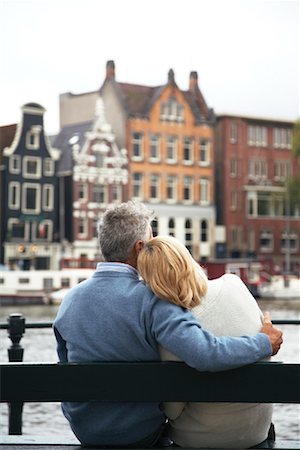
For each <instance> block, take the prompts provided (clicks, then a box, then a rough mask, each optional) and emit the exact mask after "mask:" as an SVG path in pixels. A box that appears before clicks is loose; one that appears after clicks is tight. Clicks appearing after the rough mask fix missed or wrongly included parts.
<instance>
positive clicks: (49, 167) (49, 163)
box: [44, 158, 54, 177]
mask: <svg viewBox="0 0 300 450" xmlns="http://www.w3.org/2000/svg"><path fill="white" fill-rule="evenodd" d="M44 175H45V176H47V177H50V176H52V175H54V161H53V160H52V159H50V158H45V159H44Z"/></svg>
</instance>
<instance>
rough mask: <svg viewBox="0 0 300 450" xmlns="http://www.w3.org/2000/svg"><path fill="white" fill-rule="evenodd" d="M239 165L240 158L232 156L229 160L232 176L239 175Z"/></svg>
mask: <svg viewBox="0 0 300 450" xmlns="http://www.w3.org/2000/svg"><path fill="white" fill-rule="evenodd" d="M237 167H238V160H237V159H236V158H230V161H229V174H230V177H231V178H236V177H237Z"/></svg>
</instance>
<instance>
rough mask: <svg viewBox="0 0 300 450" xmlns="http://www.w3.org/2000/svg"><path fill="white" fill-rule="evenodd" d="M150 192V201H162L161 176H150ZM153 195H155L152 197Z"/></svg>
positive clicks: (155, 174) (152, 174)
mask: <svg viewBox="0 0 300 450" xmlns="http://www.w3.org/2000/svg"><path fill="white" fill-rule="evenodd" d="M149 190H150V191H149V199H150V201H151V202H158V201H159V200H160V176H159V175H158V174H157V173H151V174H150V183H149ZM152 193H155V195H154V196H152Z"/></svg>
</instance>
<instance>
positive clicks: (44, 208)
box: [42, 184, 54, 211]
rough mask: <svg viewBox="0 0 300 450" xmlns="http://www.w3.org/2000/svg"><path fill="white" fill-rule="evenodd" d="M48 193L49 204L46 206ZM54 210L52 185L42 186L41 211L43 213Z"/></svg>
mask: <svg viewBox="0 0 300 450" xmlns="http://www.w3.org/2000/svg"><path fill="white" fill-rule="evenodd" d="M47 190H48V191H49V194H48V195H49V204H47V202H46V200H47V192H46V191H47ZM53 208H54V186H53V184H44V185H43V201H42V209H43V210H44V211H53Z"/></svg>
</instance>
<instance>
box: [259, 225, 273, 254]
mask: <svg viewBox="0 0 300 450" xmlns="http://www.w3.org/2000/svg"><path fill="white" fill-rule="evenodd" d="M259 244H260V251H262V252H271V251H272V250H273V233H272V231H270V230H262V231H261V232H260V237H259Z"/></svg>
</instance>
